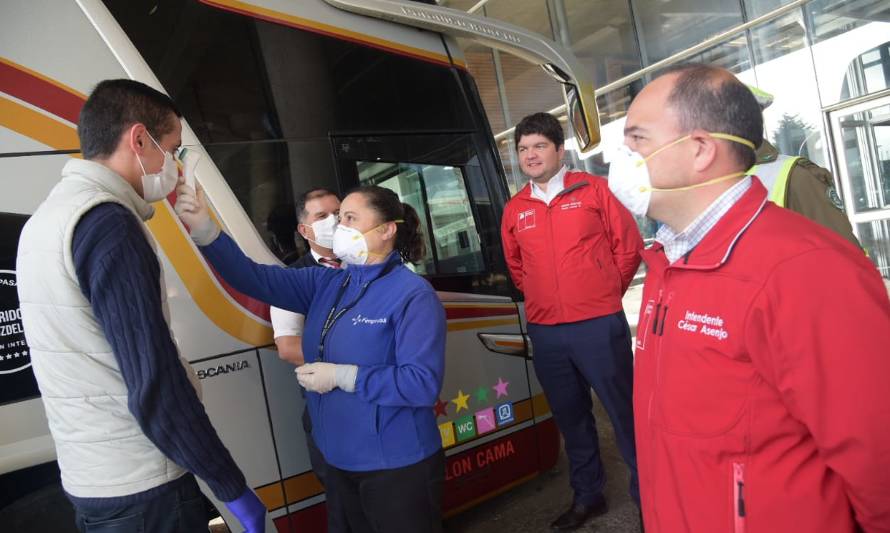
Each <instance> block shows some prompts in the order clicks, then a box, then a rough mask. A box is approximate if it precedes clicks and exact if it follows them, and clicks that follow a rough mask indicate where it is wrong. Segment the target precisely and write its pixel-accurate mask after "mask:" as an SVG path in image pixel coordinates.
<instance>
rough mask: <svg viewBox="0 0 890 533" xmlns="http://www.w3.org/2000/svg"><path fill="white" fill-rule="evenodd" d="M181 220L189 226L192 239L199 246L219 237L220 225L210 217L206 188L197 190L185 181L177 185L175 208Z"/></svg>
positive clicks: (199, 187)
mask: <svg viewBox="0 0 890 533" xmlns="http://www.w3.org/2000/svg"><path fill="white" fill-rule="evenodd" d="M173 209H174V211H176V214H177V215H179V220H182V223H183V224H185V225H186V226H188V227H189V233H190V234H191V236H192V240H193V241H195V244H197V245H198V246H207V245H208V244H210V243H212V242H213V241H215V240H216V238H217V237H219V226H217V225H216V222H214V221H213V218H211V217H210V208H208V207H207V200H206V199H205V198H204V189H203V188H201V186H200V185H198V190H197V192H196V191H195V189H192V188H191V187H189V186H188V185H186V184H185V183H180V184H179V186H178V187H176V206H175V207H174V208H173Z"/></svg>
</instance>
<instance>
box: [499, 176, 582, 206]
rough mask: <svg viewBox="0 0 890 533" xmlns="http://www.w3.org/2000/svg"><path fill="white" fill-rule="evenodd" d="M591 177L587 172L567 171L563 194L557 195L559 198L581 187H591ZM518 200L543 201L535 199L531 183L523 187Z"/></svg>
mask: <svg viewBox="0 0 890 533" xmlns="http://www.w3.org/2000/svg"><path fill="white" fill-rule="evenodd" d="M589 176H590V174H588V173H586V172H579V171H572V170H568V171H566V175H565V176H564V177H563V179H562V185H563V189H562V192H560V193H559V194H558V195H557V197H558V196H559V195H561V194H564V193H566V192H570V191H573V190H576V189H578V188H579V187H586V186H587V185H590V182H589V181H588V180H587V178H588V177H589ZM516 198H520V199H522V200H532V201H537V202H540V201H541V200H539V199H538V198H535V197H533V196H532V184H531V183H530V182H526V184H525V187H523V188H522V189H520V190H519V192H518V193H516Z"/></svg>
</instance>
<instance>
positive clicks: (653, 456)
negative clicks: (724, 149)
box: [634, 180, 890, 533]
mask: <svg viewBox="0 0 890 533" xmlns="http://www.w3.org/2000/svg"><path fill="white" fill-rule="evenodd" d="M766 198H767V195H766V190H765V189H764V187H763V186H762V185H761V184H760V182H759V181H758V180H755V181H754V183H753V185H752V186H751V189H750V190H749V191H748V192H747V193H745V195H744V196H743V197H742V198H741V199H740V200H739V202H738V203H737V204H736V205H734V206H733V207H732V208H731V209H730V210H729V212H728V213H727V214H726V215H725V216H724V217H723V218H722V219H721V220H720V221H719V222H718V223H717V225H716V226H714V228H713V229H712V230H711V231H710V232H709V233H708V234H707V235H706V236H705V238H704V239H703V240H702V242H701V243H699V245H698V246H697V247H695V248H694V249H693V250H692V252H691V253H689V254H688V255H687V256H686V257H684V258H680V259H679V260H678V261H676V262H674V264H672V265H668V264H667V260H666V258H665V255H664V251H663V248H662V247H661V245H659V244H657V243H656V245H654V246H653V247H652V248H650V249H647V250H645V251H644V252H643V258H644V260H645V261H646V264H647V266H648V269H649V270H648V274H647V277H646V285H645V289H644V292H643V303H642V309H641V315H640V324H639V328H638V330H637V341H636V348H637V349H636V362H635V369H634V415H635V422H636V424H635V426H636V442H637V460H638V467H639V475H640V488H641V497H642V503H643V516H644V520H645V525H646V531H647V532H649V533H683V532H695V533H700V532H709V533H710V532H720V531H727V532H731V531H735V532H736V533H739V532H745V531H747V533H764V532H797V531H800V532H823V531H824V532H831V533H838V532H852V531H854V530H855V528H856V523H858V524H859V527H861V528H862V529H864V530H865V531H866V532H877V531H890V399H888V393H887V391H888V380H890V302H888V299H887V291H886V289H885V288H884V285H883V283H882V282H881V278H880V276H879V275H878V273H877V271H876V270H875V267H874V266H873V265H872V264H871V263H870V262H869V261H868V259H866V258H865V256H864V255H863V254H862V252H861V250H858V249H856V248H855V247H854V246H852V245H851V244H850V243H848V242H847V241H845V240H843V239H842V238H841V237H839V236H837V235H835V234H834V233H833V232H831V231H829V230H827V229H825V228H823V227H822V226H819V225H817V224H815V223H813V222H810V221H809V220H807V219H805V218H804V217H802V216H800V215H798V214H797V213H793V212H791V211H788V210H785V209H781V208H779V207H777V206H775V205H774V204H772V203H769V202H767V201H766Z"/></svg>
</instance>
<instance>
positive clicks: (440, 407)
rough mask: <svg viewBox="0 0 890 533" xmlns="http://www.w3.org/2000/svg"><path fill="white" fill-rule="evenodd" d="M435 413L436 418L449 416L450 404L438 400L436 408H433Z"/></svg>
mask: <svg viewBox="0 0 890 533" xmlns="http://www.w3.org/2000/svg"><path fill="white" fill-rule="evenodd" d="M433 411H434V412H435V413H436V418H439V417H440V416H448V402H443V401H442V400H440V399H438V398H437V399H436V406H435V407H433Z"/></svg>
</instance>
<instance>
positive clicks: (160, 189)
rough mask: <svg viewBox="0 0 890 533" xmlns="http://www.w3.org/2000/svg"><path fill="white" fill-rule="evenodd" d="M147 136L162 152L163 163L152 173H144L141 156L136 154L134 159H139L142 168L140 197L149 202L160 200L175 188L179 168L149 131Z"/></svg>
mask: <svg viewBox="0 0 890 533" xmlns="http://www.w3.org/2000/svg"><path fill="white" fill-rule="evenodd" d="M146 133H148V132H146ZM148 138H149V139H151V142H153V143H154V145H155V146H157V147H158V150H160V151H161V153H162V154H164V164H163V166H161V170H160V171H158V172H155V173H153V174H146V173H145V166H144V165H143V164H142V158H141V157H139V155H138V154H137V155H136V159H137V160H138V161H139V166H140V167H141V168H142V197H143V198H144V199H145V201H146V202H149V203H151V202H157V201H158V200H162V199H164V198H166V197H167V195H168V194H170V193H171V192H173V189H175V188H176V183H177V182H178V181H179V169H178V168H177V167H176V160H174V159H173V154H171V153H170V152H167V151H164V150H163V149H162V148H161V145H160V144H158V142H157V141H155V139H154V137H152V136H151V134H150V133H149V134H148Z"/></svg>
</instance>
